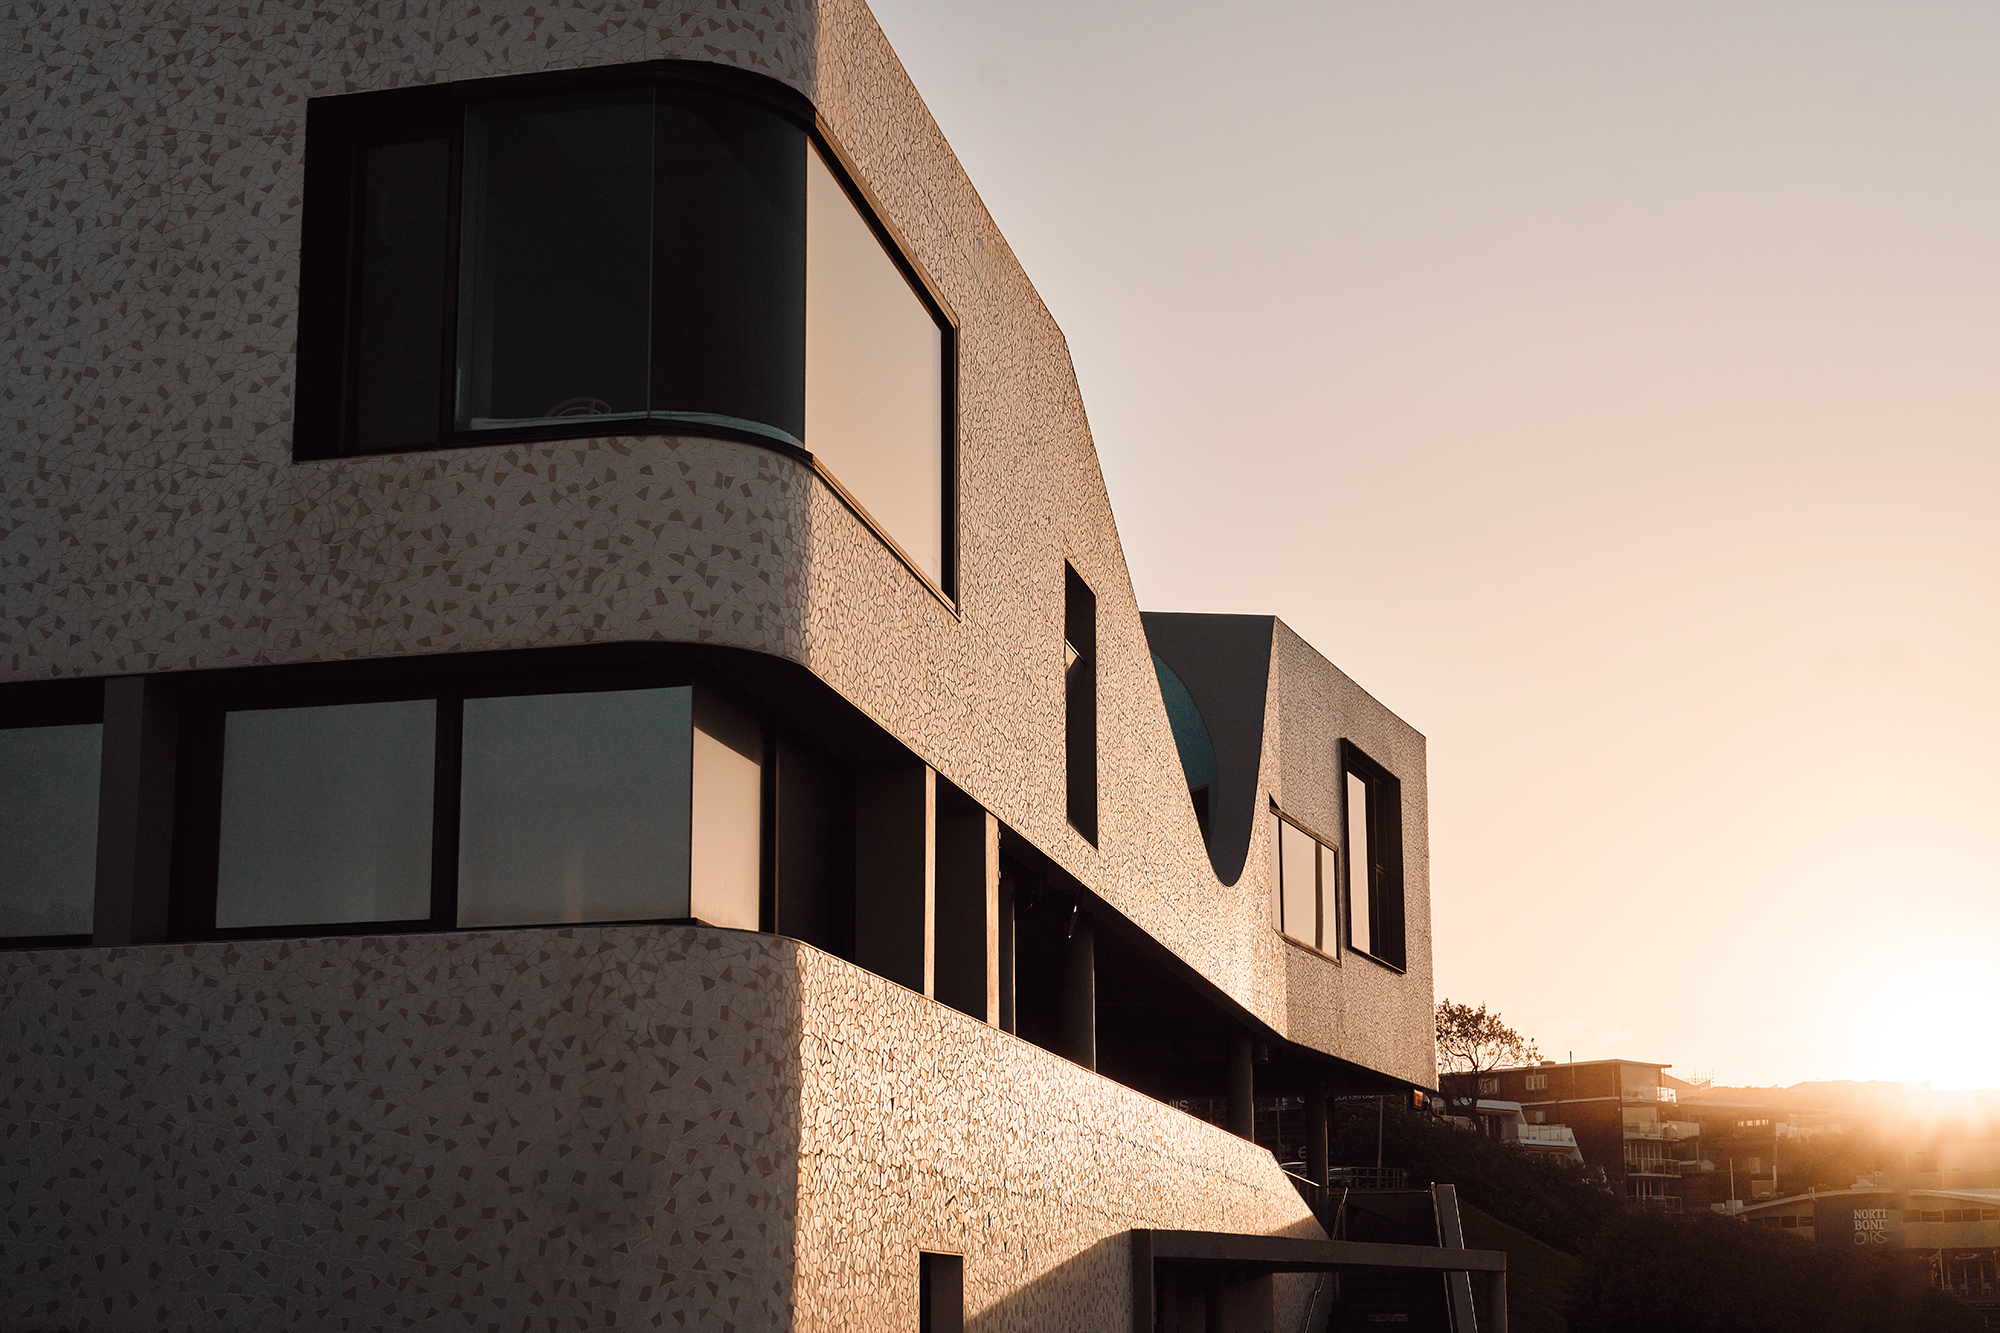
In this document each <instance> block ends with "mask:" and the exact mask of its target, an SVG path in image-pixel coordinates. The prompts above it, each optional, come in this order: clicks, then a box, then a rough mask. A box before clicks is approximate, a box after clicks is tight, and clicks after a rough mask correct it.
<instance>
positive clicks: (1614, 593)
mask: <svg viewBox="0 0 2000 1333" xmlns="http://www.w3.org/2000/svg"><path fill="white" fill-rule="evenodd" d="M873 3H874V8H875V12H876V14H877V16H878V17H879V18H880V20H881V22H882V24H883V26H884V28H885V29H886V30H887V32H888V34H889V39H890V41H891V42H892V43H893V44H894V45H895V47H896V49H897V51H898V53H899V54H900V55H901V56H902V58H903V61H904V63H905V64H906V66H907V67H908V68H909V71H910V74H911V76H912V78H913V79H914V80H915V82H916V85H917V88H918V89H919V91H920V92H921V93H922V94H923V96H924V98H925V99H926V100H927V101H928V102H929V104H930V106H931V108H932V110H933V111H934V112H935V113H936V115H937V118H938V120H939V122H940V124H941V125H942V126H943V128H944V131H945V134H946V135H947V137H948V138H949V139H950V141H951V144H952V146H953V148H954V149H955V150H956V151H957V153H958V155H959V157H960V158H961V159H962V160H963V161H964V163H965V165H966V168H967V170H968V171H969V172H970V173H971V176H972V180H973V183H974V184H975V185H976V186H977V187H978V188H979V190H980V193H981V195H982V196H983V198H984V199H985V201H986V204H987V206H988V208H990V209H991V210H992V212H993V214H994V216H995V218H996V219H997V221H998V223H999V225H1000V227H1001V229H1002V231H1003V232H1004V233H1005V234H1006V235H1007V237H1008V238H1009V240H1010V241H1011V242H1012V243H1013V246H1014V248H1015V250H1016V252H1017V253H1018V254H1019V256H1020V258H1021V260H1022V263H1023V264H1024V265H1025V266H1026V268H1027V271H1028V274H1029V276H1030V277H1031V278H1032V279H1033V280H1034V282H1035V284H1036V286H1037V287H1038V289H1039V290H1040V292H1041V294H1042V296H1043V298H1044V299H1045V300H1046V301H1047V302H1048V305H1049V307H1050V309H1051V310H1052V311H1053V312H1054V314H1055V317H1056V319H1057V320H1058V321H1059V322H1060V323H1061V325H1062V327H1063V330H1064V332H1065V333H1066V334H1067V335H1068V337H1069V342H1070V347H1071V351H1072V353H1073V355H1074V359H1075V362H1076V368H1077V372H1078V375H1079V377H1080V379H1081V381H1082V386H1083V396H1084V403H1085V406H1086V408H1087V409H1088V411H1089V413H1090V420H1091V426H1092V429H1093V432H1094V434H1095V437H1096V441H1097V448H1098V452H1099V454H1100V456H1101V457H1102V459H1103V463H1104V470H1105V474H1106V477H1107V480H1108V482H1109V485H1110V490H1111V499H1112V504H1113V506H1114V508H1115V511H1116V513H1117V516H1118V520H1119V525H1120V531H1121V534H1122V536H1123V539H1124V542H1125V549H1126V552H1127V555H1128V557H1129V558H1130V560H1131V564H1132V571H1133V576H1134V579H1135V581H1136V583H1137V585H1138V592H1139V599H1140V603H1141V605H1142V606H1145V607H1147V608H1149V609H1158V610H1176V611H1254V612H1269V613H1274V614H1276V615H1278V616H1280V617H1281V618H1283V619H1284V620H1285V621H1286V622H1287V623H1288V624H1290V625H1292V626H1293V627H1294V628H1295V629H1297V630H1298V631H1299V632H1300V633H1301V634H1303V635H1304V636H1305V637H1306V638H1307V639H1308V640H1309V641H1311V642H1312V643H1313V644H1314V645H1315V646H1316V647H1318V648H1319V649H1320V650H1321V651H1322V652H1323V653H1325V654H1326V655H1327V656H1328V657H1329V658H1331V659H1332V660H1333V661H1334V662H1335V663H1336V664H1338V665H1339V666H1341V667H1342V668H1344V669H1345V670H1346V671H1348V672H1349V673H1350V674H1351V675H1353V676H1354V677H1355V678H1356V679H1357V680H1358V681H1360V683H1361V684H1362V685H1363V686H1365V687H1367V688H1368V689H1369V690H1371V691H1372V692H1373V693H1374V694H1375V695H1376V696H1377V697H1378V698H1380V699H1381V700H1382V701H1383V702H1384V703H1386V704H1387V705H1388V706H1389V707H1391V708H1393V709H1394V710H1396V711H1397V712H1398V713H1399V714H1401V715H1402V716H1403V717H1405V718H1406V719H1408V720H1409V721H1410V722H1411V723H1412V724H1413V725H1415V726H1416V727H1418V728H1419V729H1420V730H1422V731H1423V732H1424V733H1425V734H1426V735H1427V736H1428V737H1429V739H1430V778H1431V849H1432V889H1433V899H1432V903H1433V914H1434V921H1435V930H1436V964H1437V985H1438V993H1439V994H1440V995H1441V996H1450V997H1451V998H1453V999H1459V1000H1466V1001H1470V1002H1473V1003H1480V1002H1483V1003H1486V1004H1488V1005H1491V1006H1493V1007H1495V1008H1497V1009H1499V1010H1500V1011H1501V1012H1502V1013H1503V1014H1504V1015H1505V1016H1506V1017H1507V1018H1508V1019H1509V1020H1511V1021H1513V1022H1514V1023H1515V1024H1516V1025H1517V1026H1519V1027H1520V1028H1522V1029H1523V1030H1524V1031H1525V1032H1527V1033H1528V1034H1529V1035H1532V1036H1535V1037H1537V1038H1539V1039H1540V1041H1541V1044H1542V1050H1543V1053H1544V1054H1545V1055H1548V1056H1552V1057H1554V1058H1556V1059H1562V1058H1564V1057H1565V1056H1566V1055H1567V1054H1568V1053H1569V1052H1571V1051H1574V1053H1575V1055H1576V1057H1577V1058H1579V1059H1585V1058H1601V1057H1609V1056H1623V1057H1627V1058H1633V1059H1643V1060H1649V1061H1665V1062H1670V1063H1671V1064H1673V1066H1674V1072H1676V1073H1678V1074H1679V1075H1681V1076H1682V1077H1688V1076H1690V1075H1693V1074H1696V1073H1712V1074H1713V1075H1714V1076H1715V1077H1716V1078H1717V1079H1718V1080H1720V1081H1723V1082H1730V1083H1793V1082H1797V1081H1800V1080H1805V1079H1827V1078H1855V1079H1868V1078H1878V1079H1898V1080H1929V1081H1931V1082H1932V1083H1933V1084H1935V1085H1936V1086H1938V1087H1941V1088H1942V1087H1966V1086H2000V1034H1996V1031H1995V1028H1996V1020H2000V836H1996V835H2000V828H1996V818H1995V816H1996V811H2000V5H1995V4H1993V3H1991V2H1990V0H1979V2H1978V3H1961V4H1929V3H1923V2H1922V0H1896V3H1887V2H1886V0H1878V2H1877V3H1869V4H1838V3H1825V2H1824V0H1819V2H1816V3H1812V4H1803V3H1795V4H1778V3H1769V4H1754V3H1753V4H1742V3H1730V4H1720V3H1699V2H1696V3H1688V2H1686V0H1674V3H1667V0H1654V2H1653V3H1650V4H1645V5H1637V4H1629V3H1610V4H1607V3H1602V2H1601V0H1599V2H1596V3H1590V4H1583V3H1577V4H1525V3H1480V4H1472V3H1427V2H1425V0H1394V2H1393V3H1392V2H1390V0H1373V2H1370V3H1354V2H1352V0H1332V2H1329V3H1317V4H1304V3H1299V4H1259V5H1236V6H1222V5H1205V6H1201V7H1195V6H1191V5H1185V4H1147V5H1138V4H1124V5H1112V4H1089V3H1079V2H1078V0H1069V2H1068V3H1054V2H1053V0H1013V2H1012V3H1008V4H999V3H994V2H993V0H987V2H986V3H978V4H975V3H970V2H969V0H873Z"/></svg>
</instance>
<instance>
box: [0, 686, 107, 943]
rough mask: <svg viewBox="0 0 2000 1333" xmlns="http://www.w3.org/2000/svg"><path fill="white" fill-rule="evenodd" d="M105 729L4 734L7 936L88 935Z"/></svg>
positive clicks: (1, 821) (1, 928)
mask: <svg viewBox="0 0 2000 1333" xmlns="http://www.w3.org/2000/svg"><path fill="white" fill-rule="evenodd" d="M103 748H104V728H103V727H101V726H99V725H98V724H97V723H95V722H91V723H86V724H84V725H81V726H74V727H23V728H20V729H18V730H7V731H0V935H87V934H89V933H90V927H91V916H92V910H93V906H94V904H95V902H96V898H97V768H98V760H99V756H100V754H101V753H102V751H103Z"/></svg>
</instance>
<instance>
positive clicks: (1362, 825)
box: [1347, 773, 1375, 953]
mask: <svg viewBox="0 0 2000 1333" xmlns="http://www.w3.org/2000/svg"><path fill="white" fill-rule="evenodd" d="M1372 872H1373V866H1372V865H1371V863H1370V862H1369V859H1368V783H1367V782H1366V780H1364V779H1363V778H1361V777H1360V776H1358V775H1357V774H1354V773H1349V774H1348V775H1347V918H1348V925H1347V931H1348V939H1349V941H1350V942H1351V943H1352V944H1353V945H1354V947H1355V948H1357V949H1359V950H1360V951H1361V952H1363V953H1373V952H1375V932H1374V916H1375V913H1374V886H1375V876H1374V874H1373V873H1372Z"/></svg>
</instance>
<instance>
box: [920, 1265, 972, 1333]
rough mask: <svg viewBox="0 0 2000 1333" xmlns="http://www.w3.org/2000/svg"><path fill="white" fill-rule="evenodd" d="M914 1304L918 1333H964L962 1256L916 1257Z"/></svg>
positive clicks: (963, 1270) (963, 1269)
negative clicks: (916, 1308)
mask: <svg viewBox="0 0 2000 1333" xmlns="http://www.w3.org/2000/svg"><path fill="white" fill-rule="evenodd" d="M917 1301H918V1315H917V1327H918V1328H919V1329H920V1330H922V1333H965V1257H964V1256H963V1255H958V1254H932V1253H930V1252H929V1251H928V1250H927V1251H924V1252H923V1253H921V1254H919V1255H918V1256H917Z"/></svg>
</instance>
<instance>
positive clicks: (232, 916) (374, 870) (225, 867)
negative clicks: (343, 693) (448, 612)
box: [215, 699, 437, 928]
mask: <svg viewBox="0 0 2000 1333" xmlns="http://www.w3.org/2000/svg"><path fill="white" fill-rule="evenodd" d="M436 718H437V705H436V704H435V703H434V702H433V701H432V700H429V699H415V700H407V701H402V702H397V703H373V704H347V705H339V706H331V707H320V708H272V709H260V710H257V711H253V712H235V713H230V714H229V715H228V717H227V720H226V721H225V723H224V730H223V750H222V839H221V844H220V848H219V853H220V855H219V860H218V863H217V867H216V883H215V924H216V925H217V926H218V927H222V928H229V927H238V926H283V925H328V924H335V923H340V922H356V921H413V920H417V919H419V918H425V917H429V916H430V914H431V889H430V884H431V788H432V784H433V781H434V777H435V762H434V759H433V744H434V738H435V735H436Z"/></svg>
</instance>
